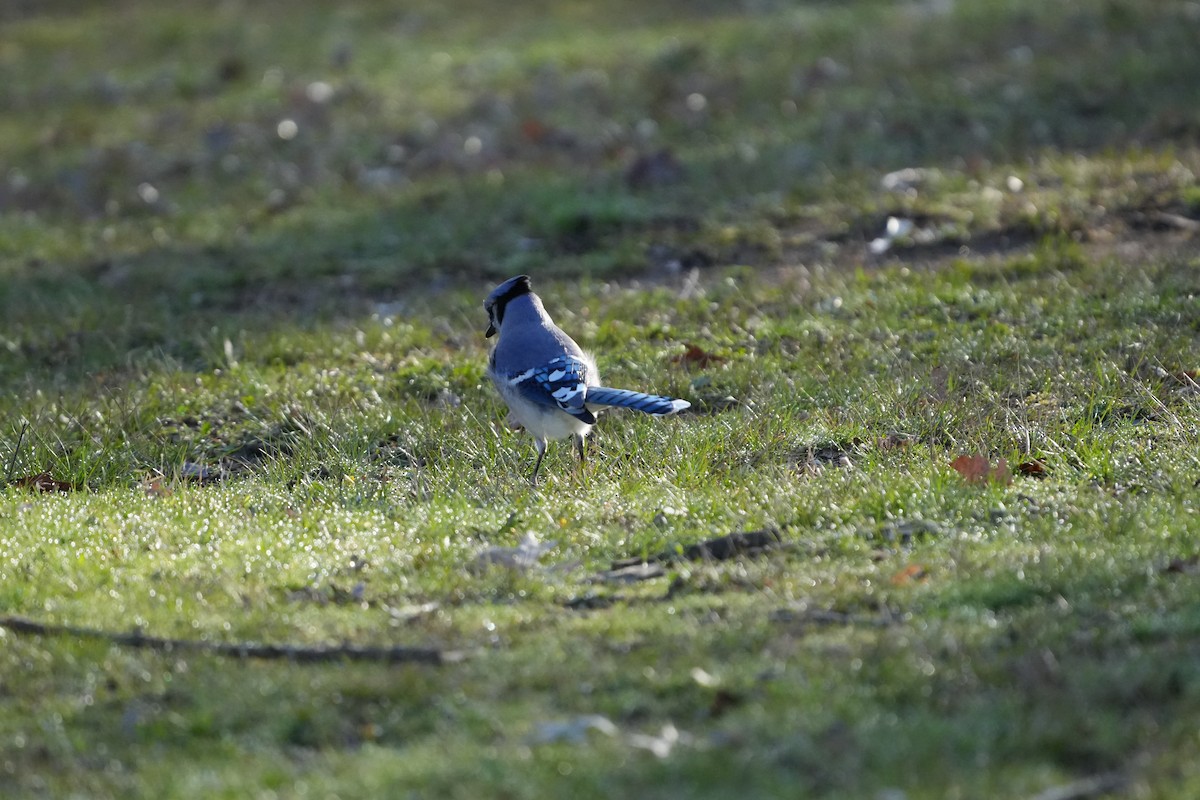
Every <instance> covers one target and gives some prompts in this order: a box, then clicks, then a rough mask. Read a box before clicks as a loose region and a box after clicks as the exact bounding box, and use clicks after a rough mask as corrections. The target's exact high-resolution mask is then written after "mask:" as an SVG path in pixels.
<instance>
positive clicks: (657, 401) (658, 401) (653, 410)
mask: <svg viewBox="0 0 1200 800" xmlns="http://www.w3.org/2000/svg"><path fill="white" fill-rule="evenodd" d="M584 402H585V403H587V404H588V405H589V406H619V407H620V408H632V409H633V410H634V411H641V412H642V413H643V414H651V415H653V416H656V417H665V416H666V415H667V414H674V413H675V412H676V411H683V410H684V409H685V408H688V407H689V406H691V403H689V402H688V401H687V400H675V399H673V398H670V397H658V396H656V395H652V394H645V393H644V392H631V391H629V390H628V389H609V388H607V387H605V386H589V387H588V390H587V398H586V399H585V400H584Z"/></svg>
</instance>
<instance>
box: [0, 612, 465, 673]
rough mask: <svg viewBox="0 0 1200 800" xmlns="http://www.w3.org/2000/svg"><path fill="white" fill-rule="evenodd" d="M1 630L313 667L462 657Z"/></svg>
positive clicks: (22, 621)
mask: <svg viewBox="0 0 1200 800" xmlns="http://www.w3.org/2000/svg"><path fill="white" fill-rule="evenodd" d="M0 628H5V629H7V630H10V631H12V632H13V633H20V634H31V635H34V636H73V637H76V638H81V639H99V640H101V641H106V642H110V643H112V644H118V645H123V646H125V647H137V648H141V649H144V650H157V651H159V652H164V653H170V652H176V651H182V652H192V653H206V654H209V655H217V656H231V657H234V658H257V659H264V660H286V661H296V662H300V663H304V664H314V663H320V662H330V661H378V662H383V663H389V664H398V663H414V664H448V663H453V662H457V661H461V660H463V658H464V654H463V653H462V652H461V651H455V650H438V649H436V648H433V647H403V646H399V647H358V646H356V645H348V644H347V645H321V646H317V647H304V646H301V645H290V644H260V643H256V642H205V641H200V640H197V639H169V638H166V637H162V636H147V635H146V634H144V633H141V632H140V631H132V632H130V633H116V632H113V631H103V630H97V629H95V628H79V627H75V626H74V625H54V624H48V623H44V622H37V621H35V620H32V619H28V618H26V617H13V616H3V617H0Z"/></svg>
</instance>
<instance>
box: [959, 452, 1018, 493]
mask: <svg viewBox="0 0 1200 800" xmlns="http://www.w3.org/2000/svg"><path fill="white" fill-rule="evenodd" d="M950 468H951V469H953V470H954V471H955V472H957V473H958V474H959V475H961V476H962V477H963V480H965V481H966V482H967V483H998V484H1001V485H1002V486H1007V485H1008V484H1010V483H1012V475H1011V474H1010V473H1009V471H1008V461H1006V460H1005V459H1003V458H1002V459H1000V460H999V461H997V462H996V463H995V465H994V466H993V465H992V464H990V463H989V462H988V460H987V456H980V455H975V456H959V457H958V458H956V459H954V460H953V461H951V462H950Z"/></svg>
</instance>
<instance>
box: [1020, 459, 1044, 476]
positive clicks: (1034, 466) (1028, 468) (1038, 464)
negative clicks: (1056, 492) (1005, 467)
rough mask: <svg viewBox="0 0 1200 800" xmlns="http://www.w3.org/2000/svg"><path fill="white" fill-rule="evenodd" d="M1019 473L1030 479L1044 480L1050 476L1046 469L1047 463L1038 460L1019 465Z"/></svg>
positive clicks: (1023, 462)
mask: <svg viewBox="0 0 1200 800" xmlns="http://www.w3.org/2000/svg"><path fill="white" fill-rule="evenodd" d="M1017 472H1019V473H1021V474H1022V475H1024V476H1026V477H1029V478H1044V477H1046V475H1047V474H1049V470H1047V469H1046V462H1045V461H1042V460H1041V459H1038V458H1032V459H1030V460H1029V461H1022V462H1021V463H1020V464H1018V465H1017Z"/></svg>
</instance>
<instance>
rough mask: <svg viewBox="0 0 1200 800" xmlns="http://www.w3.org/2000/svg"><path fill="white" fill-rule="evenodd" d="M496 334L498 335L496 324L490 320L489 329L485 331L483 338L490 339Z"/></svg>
mask: <svg viewBox="0 0 1200 800" xmlns="http://www.w3.org/2000/svg"><path fill="white" fill-rule="evenodd" d="M495 335H496V326H495V325H493V324H491V323H490V322H489V323H488V329H487V330H486V331H484V332H483V338H485V339H490V338H492V337H493V336H495Z"/></svg>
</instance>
